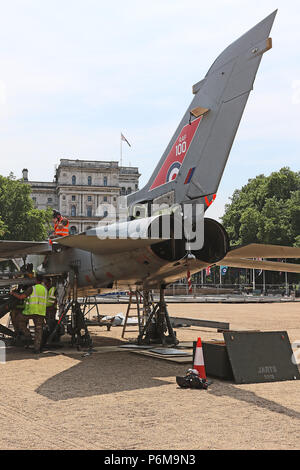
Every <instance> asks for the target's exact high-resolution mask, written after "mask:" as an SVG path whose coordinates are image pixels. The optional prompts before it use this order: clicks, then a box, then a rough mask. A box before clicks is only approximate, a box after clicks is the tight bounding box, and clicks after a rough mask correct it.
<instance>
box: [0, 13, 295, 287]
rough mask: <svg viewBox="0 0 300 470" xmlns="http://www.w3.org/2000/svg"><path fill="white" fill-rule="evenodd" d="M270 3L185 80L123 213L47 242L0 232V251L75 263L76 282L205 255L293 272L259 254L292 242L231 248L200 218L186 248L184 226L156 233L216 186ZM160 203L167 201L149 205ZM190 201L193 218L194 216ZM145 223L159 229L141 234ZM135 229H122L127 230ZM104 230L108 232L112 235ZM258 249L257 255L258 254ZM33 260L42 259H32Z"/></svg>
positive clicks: (51, 264) (132, 278)
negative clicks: (171, 121) (176, 109)
mask: <svg viewBox="0 0 300 470" xmlns="http://www.w3.org/2000/svg"><path fill="white" fill-rule="evenodd" d="M276 13H277V12H276V11H275V12H274V13H272V14H271V15H269V16H268V17H266V18H265V19H264V20H263V21H261V22H260V23H258V24H257V25H256V26H254V27H253V28H252V29H250V30H249V31H248V32H247V33H246V34H244V35H243V36H242V37H240V38H239V39H238V40H236V41H235V42H233V43H232V44H231V45H230V46H229V47H227V48H226V49H225V50H224V51H223V52H222V53H221V54H220V55H219V56H218V57H217V59H216V60H215V61H214V62H213V64H212V66H211V67H210V69H209V70H208V72H207V74H206V76H205V77H204V78H203V79H202V80H201V81H199V82H197V83H196V84H195V85H194V86H193V89H192V90H193V94H194V97H193V100H192V102H191V104H190V105H189V106H188V108H187V110H186V112H185V114H184V116H183V118H182V120H181V122H180V123H179V125H178V128H177V129H176V131H175V133H174V135H173V137H172V138H171V140H170V142H169V144H168V146H167V148H166V150H165V152H164V154H163V155H162V157H161V159H160V160H159V162H158V164H157V166H156V168H155V170H154V172H153V174H152V176H151V178H150V180H149V181H148V183H147V184H146V186H145V187H144V188H142V189H141V190H139V191H137V192H135V193H133V194H131V195H129V196H128V197H127V205H128V217H127V220H123V221H117V222H115V223H114V224H111V225H108V226H106V227H97V228H94V229H90V230H87V231H86V232H83V233H80V234H77V235H70V236H67V237H62V238H57V239H56V240H55V242H56V243H55V244H54V245H53V246H50V245H49V243H48V242H28V241H27V242H22V241H18V242H17V241H16V242H14V241H0V258H2V259H8V258H18V257H24V256H28V258H29V257H30V260H31V262H32V258H33V257H32V255H33V254H34V255H39V256H41V255H42V256H43V257H44V258H45V259H43V263H42V268H41V269H42V271H43V272H44V273H46V274H48V275H62V274H70V273H72V272H75V273H76V276H77V286H78V289H79V291H78V292H82V293H84V291H86V292H89V293H91V292H92V290H94V292H95V291H97V292H100V290H101V289H102V290H105V291H107V290H109V289H115V288H116V287H117V288H119V289H120V288H123V289H124V287H125V288H127V289H128V288H131V289H137V288H140V289H151V288H155V287H160V286H162V285H167V284H168V283H171V282H174V281H175V280H177V279H180V278H183V277H186V273H187V269H188V270H189V272H190V273H191V274H192V273H195V272H198V271H200V270H201V269H204V268H206V267H208V266H212V265H226V266H232V267H241V268H253V269H264V270H272V271H289V272H296V273H299V272H300V265H299V264H293V263H285V264H284V265H283V263H281V262H272V261H266V258H272V259H274V258H291V259H294V258H300V248H296V247H284V246H271V245H258V244H251V245H248V246H244V247H239V248H235V249H231V248H230V244H229V240H228V236H227V234H226V231H225V229H224V228H223V227H222V225H221V224H220V223H218V222H216V221H215V220H212V219H210V218H204V222H203V226H204V229H203V231H204V238H203V241H202V243H201V246H199V247H197V248H196V249H193V244H190V245H189V242H190V241H191V240H189V239H188V238H189V237H188V236H186V235H185V232H184V233H183V235H182V237H181V238H180V237H177V238H176V237H174V236H173V234H174V227H172V223H171V229H170V234H169V235H167V236H166V235H165V234H163V233H162V235H161V225H163V221H164V219H165V218H169V219H172V217H173V218H174V217H175V211H174V210H173V209H174V208H176V209H178V208H179V211H180V210H181V209H182V208H183V206H185V205H187V206H191V207H193V208H195V207H196V206H197V205H202V207H204V211H205V210H206V209H207V208H208V207H209V206H210V204H211V203H212V201H213V200H214V197H215V194H216V192H217V189H218V186H219V183H220V179H221V177H222V173H223V171H224V167H225V165H226V162H227V158H228V156H229V153H230V149H231V146H232V143H233V140H234V138H235V135H236V132H237V129H238V126H239V123H240V120H241V117H242V114H243V111H244V108H245V106H246V103H247V100H248V96H249V94H250V91H251V90H252V88H253V83H254V80H255V77H256V73H257V70H258V67H259V65H260V61H261V59H262V56H263V54H264V53H265V52H266V51H268V50H269V49H271V47H272V40H271V38H270V37H269V34H270V30H271V28H272V25H273V21H274V19H275V16H276ZM162 204H164V205H166V207H169V208H170V210H169V211H168V209H166V210H159V211H157V212H155V210H154V211H151V207H153V205H154V206H155V205H156V206H157V205H158V206H159V207H161V205H162ZM193 214H194V213H193V211H192V215H191V218H192V223H193V224H195V222H197V220H195V217H196V218H197V216H195V215H193ZM153 224H156V225H157V224H158V227H159V230H158V232H159V235H158V236H156V238H153V237H152V238H151V237H149V236H148V235H149V230H151V228H152V227H153ZM133 232H134V233H135V234H136V233H139V234H140V236H138V235H137V236H135V237H131V236H126V235H125V236H124V234H126V233H127V234H128V233H133ZM112 235H113V236H112ZM257 258H264V261H262V260H257ZM40 264H41V263H40Z"/></svg>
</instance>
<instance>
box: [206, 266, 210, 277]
mask: <svg viewBox="0 0 300 470" xmlns="http://www.w3.org/2000/svg"><path fill="white" fill-rule="evenodd" d="M205 274H206V276H210V266H208V267H207V268H205Z"/></svg>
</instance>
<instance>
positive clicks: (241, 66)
mask: <svg viewBox="0 0 300 470" xmlns="http://www.w3.org/2000/svg"><path fill="white" fill-rule="evenodd" d="M276 13H277V10H276V11H275V12H273V13H272V14H271V15H269V16H268V17H267V18H265V19H264V20H263V21H261V22H260V23H258V24H257V25H256V26H255V27H254V28H252V29H251V30H250V31H248V32H247V33H246V34H244V35H243V36H242V37H240V38H239V39H238V40H237V41H235V42H234V43H232V44H231V45H230V46H229V47H227V48H226V49H225V50H224V51H223V52H222V54H220V55H219V57H218V58H217V59H216V60H215V62H214V63H213V65H212V66H211V67H210V69H209V71H208V72H207V74H206V76H205V78H204V79H203V80H201V81H200V82H198V83H196V84H195V85H194V86H193V94H194V95H195V96H194V98H193V100H192V102H191V104H190V106H189V107H188V109H187V111H186V113H185V114H184V116H183V118H182V120H181V122H180V124H179V126H178V128H177V129H176V132H175V134H174V135H173V137H172V139H171V141H170V142H169V144H168V146H167V148H166V150H165V152H164V154H163V155H162V157H161V159H160V161H159V163H158V164H157V166H156V168H155V170H154V172H153V174H152V176H151V178H150V180H149V181H148V183H147V184H146V186H145V187H144V188H142V189H141V190H139V191H137V192H136V193H133V194H132V195H130V196H128V205H129V206H134V205H136V204H138V203H146V202H148V203H149V202H152V203H154V204H162V203H166V204H169V205H172V204H181V203H191V202H198V203H202V204H204V206H205V207H206V208H207V207H208V206H209V205H210V204H211V202H212V200H213V199H214V197H215V193H216V191H217V189H218V186H219V183H220V180H221V177H222V174H223V171H224V168H225V165H226V162H227V159H228V156H229V153H230V149H231V146H232V143H233V140H234V137H235V134H236V132H237V129H238V126H239V123H240V120H241V117H242V114H243V111H244V108H245V106H246V103H247V99H248V96H249V93H250V91H251V90H252V87H253V82H254V80H255V76H256V73H257V70H258V67H259V64H260V61H261V58H262V55H263V54H264V52H266V51H267V50H269V49H270V48H271V47H272V40H271V38H269V33H270V30H271V28H272V25H273V22H274V19H275V16H276Z"/></svg>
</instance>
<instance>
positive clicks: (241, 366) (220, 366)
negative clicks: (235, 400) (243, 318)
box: [193, 331, 300, 384]
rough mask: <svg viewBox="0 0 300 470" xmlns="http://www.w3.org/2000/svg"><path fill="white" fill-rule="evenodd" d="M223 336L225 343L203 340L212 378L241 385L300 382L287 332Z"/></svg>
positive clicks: (245, 333) (229, 332) (242, 333)
mask: <svg viewBox="0 0 300 470" xmlns="http://www.w3.org/2000/svg"><path fill="white" fill-rule="evenodd" d="M223 336H224V342H209V341H202V348H203V356H204V363H205V370H206V374H207V375H208V376H213V377H219V378H222V379H227V380H234V382H235V383H237V384H245V383H259V382H277V381H280V380H295V379H297V380H299V379H300V374H299V369H298V367H297V365H296V364H294V362H293V360H292V356H293V350H292V347H291V344H290V341H289V337H288V334H287V332H286V331H259V332H258V331H226V332H223ZM196 344H197V342H196V341H195V342H194V343H193V349H194V355H195V349H196ZM193 359H194V356H193Z"/></svg>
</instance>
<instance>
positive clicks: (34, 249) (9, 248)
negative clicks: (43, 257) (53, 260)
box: [0, 240, 51, 261]
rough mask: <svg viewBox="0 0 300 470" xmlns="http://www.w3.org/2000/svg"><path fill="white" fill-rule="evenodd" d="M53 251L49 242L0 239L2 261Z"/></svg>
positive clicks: (0, 258)
mask: <svg viewBox="0 0 300 470" xmlns="http://www.w3.org/2000/svg"><path fill="white" fill-rule="evenodd" d="M48 251H51V247H50V245H49V243H48V242H32V241H14V240H0V261H4V260H6V259H11V258H22V257H23V256H26V255H32V254H43V253H47V252H48Z"/></svg>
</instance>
